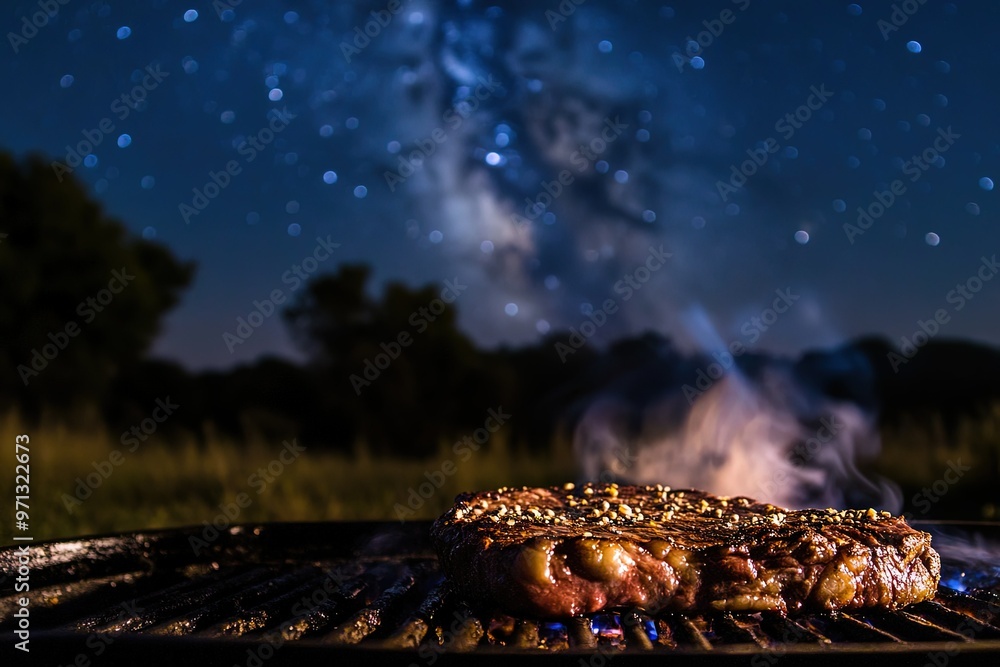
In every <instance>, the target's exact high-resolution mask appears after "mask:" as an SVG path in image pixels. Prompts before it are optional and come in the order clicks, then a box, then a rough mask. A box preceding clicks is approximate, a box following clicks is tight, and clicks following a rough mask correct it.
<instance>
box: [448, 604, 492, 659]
mask: <svg viewBox="0 0 1000 667" xmlns="http://www.w3.org/2000/svg"><path fill="white" fill-rule="evenodd" d="M455 619H456V623H455V624H453V626H452V627H454V628H455V631H454V633H452V634H451V642H450V643H449V645H448V648H449V649H451V650H452V651H472V650H474V649H475V648H476V647H477V646H478V645H479V642H480V640H482V638H483V636H484V635H485V634H486V631H485V630H484V629H483V623H482V621H480V620H479V618H478V617H477V616H476V615H475V614H473V613H472V610H471V609H470V608H469V606H468V605H467V604H466V603H464V602H457V603H456V604H455ZM459 620H460V621H461V622H458V621H459Z"/></svg>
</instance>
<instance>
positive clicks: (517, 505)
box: [431, 484, 941, 618]
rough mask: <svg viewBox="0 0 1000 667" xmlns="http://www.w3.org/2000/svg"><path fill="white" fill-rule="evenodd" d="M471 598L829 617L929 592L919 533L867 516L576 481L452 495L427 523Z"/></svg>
mask: <svg viewBox="0 0 1000 667" xmlns="http://www.w3.org/2000/svg"><path fill="white" fill-rule="evenodd" d="M431 536H432V538H433V540H434V544H435V547H436V548H437V551H438V555H439V556H440V560H441V565H442V567H443V569H444V571H445V573H446V574H447V575H448V577H449V579H450V580H451V581H452V583H453V585H454V586H455V587H456V588H457V589H458V591H459V592H460V593H461V594H463V595H464V596H466V597H467V598H469V599H471V600H475V601H478V602H481V603H487V604H493V603H495V604H496V605H498V606H500V607H501V608H503V609H505V610H507V611H510V612H512V613H518V614H526V615H532V616H536V617H540V618H551V617H565V616H574V615H577V614H582V613H593V612H597V611H600V610H602V609H607V608H613V607H624V606H637V607H642V608H644V609H646V610H647V611H650V612H657V611H661V610H674V611H709V610H728V611H777V612H780V613H796V612H805V611H821V612H825V611H834V610H837V609H852V608H857V607H881V608H883V609H897V608H899V607H902V606H905V605H908V604H912V603H914V602H920V601H921V600H927V599H930V598H932V597H934V593H935V591H936V590H937V584H938V580H939V578H940V571H941V561H940V558H939V557H938V554H937V553H936V552H935V551H934V550H933V549H932V548H931V536H930V535H929V534H927V533H924V532H921V531H918V530H914V529H913V528H911V527H910V526H908V525H907V524H906V521H905V520H904V519H903V518H901V517H893V516H891V515H890V514H889V513H888V512H877V511H875V510H873V509H869V510H842V511H837V510H833V509H825V510H796V511H792V510H786V509H782V508H780V507H775V506H774V505H768V504H762V503H759V502H757V501H755V500H751V499H749V498H744V497H734V498H727V497H720V496H713V495H710V494H707V493H704V492H701V491H695V490H691V489H680V490H671V489H670V488H669V487H663V486H660V485H657V486H618V485H616V484H610V485H608V484H585V485H582V486H574V485H573V484H566V485H565V486H563V487H549V488H530V487H522V488H503V489H499V490H497V491H485V492H480V493H464V494H461V495H460V496H458V497H457V498H456V500H455V505H454V507H452V508H451V509H450V510H448V511H447V512H445V514H444V515H442V516H441V517H440V518H438V520H437V521H436V522H435V523H434V525H433V527H432V528H431Z"/></svg>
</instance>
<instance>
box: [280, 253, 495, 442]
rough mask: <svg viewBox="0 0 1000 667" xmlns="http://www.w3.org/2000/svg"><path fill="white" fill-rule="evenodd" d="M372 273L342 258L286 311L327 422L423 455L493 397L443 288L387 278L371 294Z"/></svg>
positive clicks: (470, 424)
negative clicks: (310, 365)
mask: <svg viewBox="0 0 1000 667" xmlns="http://www.w3.org/2000/svg"><path fill="white" fill-rule="evenodd" d="M369 275H370V271H369V269H368V268H367V267H365V266H358V265H345V266H342V267H341V268H340V270H339V271H338V272H337V273H336V274H334V275H327V276H322V277H319V278H317V279H315V280H313V281H312V282H311V283H310V284H309V287H308V289H307V290H305V291H304V292H303V293H302V294H301V295H300V297H299V299H298V300H297V301H296V302H295V303H294V304H292V306H291V307H290V308H289V309H288V310H287V311H286V312H285V318H286V320H287V321H288V322H289V324H290V325H291V327H292V332H293V335H294V337H295V339H296V340H297V341H298V343H299V344H300V345H301V346H302V347H303V349H305V350H306V351H307V352H308V353H309V354H310V355H311V356H313V358H314V359H315V360H316V367H317V372H318V373H320V374H322V376H323V379H324V381H323V386H324V387H325V389H326V398H327V400H328V401H329V404H328V412H327V414H328V415H330V416H331V420H332V423H331V424H330V428H331V430H337V429H345V430H349V431H350V432H351V433H353V434H354V437H356V438H358V439H359V440H363V441H364V442H365V443H366V444H367V445H369V446H371V447H372V448H373V449H374V450H375V451H377V452H383V453H384V452H390V451H392V452H397V453H412V454H415V455H422V454H426V453H429V452H431V451H434V450H435V449H436V448H437V446H438V445H439V443H440V441H441V440H442V439H446V438H449V437H452V436H456V435H458V434H459V433H461V432H463V429H470V428H475V427H478V426H481V423H482V420H483V419H484V418H485V412H486V410H487V409H488V408H489V407H491V406H492V403H494V402H495V401H496V400H497V399H496V397H495V396H494V397H491V396H490V392H489V391H488V389H489V386H490V381H489V379H490V377H489V373H488V371H487V368H486V365H485V363H484V357H483V355H482V354H481V353H480V352H479V351H478V350H476V348H475V346H474V345H473V344H472V342H471V341H470V340H469V339H468V338H467V337H466V336H465V335H464V334H463V333H461V332H460V331H459V330H458V328H457V326H456V311H455V308H454V306H453V305H452V304H451V303H448V302H447V300H448V299H450V297H451V296H452V295H451V294H450V293H448V292H447V291H446V290H447V287H439V286H433V285H427V286H424V287H420V288H410V287H407V286H406V285H403V284H401V283H389V284H388V285H387V286H386V288H385V291H384V293H383V295H382V298H381V300H376V299H373V298H372V297H371V296H369V294H368V293H367V291H366V290H367V283H368V278H369ZM442 296H445V297H447V298H444V299H443V298H442ZM477 422H478V423H477Z"/></svg>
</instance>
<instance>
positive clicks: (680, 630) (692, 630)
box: [667, 614, 712, 651]
mask: <svg viewBox="0 0 1000 667" xmlns="http://www.w3.org/2000/svg"><path fill="white" fill-rule="evenodd" d="M698 620H699V621H700V624H701V625H704V624H705V621H704V619H698ZM667 623H669V624H670V630H671V635H672V636H673V637H674V639H675V640H676V641H677V644H678V645H679V646H684V645H687V646H693V647H695V648H699V649H701V650H703V651H711V650H712V644H711V643H710V642H709V641H708V639H706V638H705V635H704V634H703V633H702V631H701V630H700V629H699V628H698V626H697V625H695V619H693V618H690V617H688V616H680V615H677V614H672V615H671V616H669V617H668V620H667Z"/></svg>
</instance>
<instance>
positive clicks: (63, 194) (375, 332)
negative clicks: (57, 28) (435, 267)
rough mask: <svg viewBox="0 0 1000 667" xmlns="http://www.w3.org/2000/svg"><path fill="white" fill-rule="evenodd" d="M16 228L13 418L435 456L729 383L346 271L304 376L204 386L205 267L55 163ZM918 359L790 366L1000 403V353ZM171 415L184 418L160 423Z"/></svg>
mask: <svg viewBox="0 0 1000 667" xmlns="http://www.w3.org/2000/svg"><path fill="white" fill-rule="evenodd" d="M0 224H2V229H0V234H2V235H0V284H2V285H3V288H4V298H3V299H2V300H0V340H2V344H0V402H2V404H3V405H5V406H8V409H9V410H14V411H16V412H17V414H18V415H19V417H20V418H21V419H23V420H27V421H32V420H35V421H37V420H41V419H58V420H60V421H65V422H73V423H80V424H83V423H86V421H87V420H88V419H90V420H94V419H96V420H99V421H100V422H102V423H103V424H104V425H105V426H106V427H107V428H109V429H110V430H111V431H112V433H122V434H123V437H126V436H127V437H130V438H139V439H142V438H144V437H148V436H149V435H150V434H151V433H152V432H153V431H155V432H156V434H157V437H158V438H167V439H169V438H172V437H180V436H182V435H183V436H184V437H190V436H192V435H193V436H194V437H196V438H207V437H208V436H210V435H217V434H221V435H227V436H230V437H232V438H234V439H242V440H246V439H250V438H255V437H263V438H268V439H275V440H279V441H280V440H283V439H286V438H288V437H293V436H294V437H299V438H300V439H301V440H302V441H303V442H306V443H308V444H309V445H311V446H316V447H331V448H337V449H342V450H350V449H352V448H354V447H357V446H364V447H366V448H367V449H368V450H369V451H370V452H372V453H373V454H375V455H388V454H392V455H411V456H425V455H427V454H430V453H433V452H436V451H438V448H439V447H440V446H442V445H443V444H444V445H447V444H449V443H450V442H453V441H455V440H457V439H459V438H461V437H463V436H466V435H468V434H470V433H471V432H473V431H474V430H475V429H477V428H480V427H481V426H482V424H483V421H484V419H485V416H486V415H487V411H488V410H491V409H493V410H499V409H501V408H502V410H503V412H504V413H506V414H509V415H511V418H510V419H509V421H508V422H507V423H506V424H505V426H504V429H505V435H506V436H507V441H508V442H511V443H514V445H515V446H524V447H531V448H534V449H538V448H544V447H546V446H548V445H549V444H550V443H553V442H554V441H555V440H557V439H560V438H568V437H571V430H572V428H573V425H574V422H575V419H576V418H577V417H578V416H579V414H580V411H581V410H583V409H584V408H585V407H586V405H587V402H588V400H589V399H591V398H592V397H593V396H595V395H596V394H597V393H598V392H613V393H614V394H615V395H616V396H618V397H619V398H621V399H623V400H626V401H630V402H631V403H632V404H633V405H635V406H637V408H641V407H642V406H643V405H644V404H645V403H646V402H648V401H650V400H653V399H655V398H656V397H657V396H658V395H659V394H660V392H662V391H663V390H664V389H666V388H679V387H683V388H684V395H685V396H686V397H688V398H689V399H690V400H694V399H695V398H696V397H697V395H698V392H700V391H703V390H704V389H705V384H706V383H711V381H712V377H711V376H713V375H714V374H715V373H716V372H717V371H716V369H713V367H712V364H713V363H714V362H715V359H713V358H712V357H710V356H704V357H702V356H697V355H695V356H690V355H684V354H681V353H680V352H679V351H678V350H677V349H676V348H675V347H674V346H673V344H672V343H671V341H670V340H669V339H668V338H666V337H664V336H663V335H660V334H657V333H653V332H650V333H646V334H643V335H638V336H634V337H631V338H627V339H623V340H620V341H617V342H615V343H613V344H612V345H610V346H609V347H608V348H606V349H601V350H598V349H595V348H593V347H592V346H590V345H589V344H586V343H585V342H584V341H582V340H581V339H580V338H579V336H575V337H574V336H571V335H570V334H569V333H567V332H562V333H556V334H553V335H550V336H548V337H545V338H543V339H540V340H539V341H538V342H537V343H535V344H533V345H525V346H521V347H516V348H512V347H501V348H499V349H492V350H484V349H481V348H479V347H477V345H476V344H475V343H474V342H473V341H472V340H471V339H470V338H469V337H468V336H466V335H465V334H464V333H463V332H462V331H461V330H460V329H459V328H458V326H457V323H456V322H457V311H456V310H455V305H454V303H453V302H455V299H454V297H455V296H457V295H456V294H455V293H454V292H455V291H456V290H457V289H459V286H457V285H447V284H446V285H426V286H422V287H410V286H407V285H405V284H402V283H389V284H388V285H386V286H385V288H384V290H383V291H382V292H381V294H379V295H378V296H377V297H373V296H372V294H371V290H370V289H369V288H370V285H369V279H370V270H369V268H368V267H366V266H364V265H350V264H347V265H341V266H340V267H338V269H337V270H336V272H334V273H329V274H325V275H317V276H315V277H314V278H313V279H312V280H311V281H310V282H309V284H308V287H307V288H306V289H303V290H302V291H301V292H299V295H298V297H297V299H296V300H295V301H294V302H292V303H291V304H290V305H289V306H288V307H287V308H286V310H285V311H284V312H283V319H284V321H285V324H286V326H289V327H290V329H291V332H292V334H293V336H294V339H295V340H296V341H297V343H298V344H299V345H300V346H301V348H302V349H303V350H304V351H305V352H306V353H307V356H308V358H309V362H308V363H307V364H304V365H298V364H295V363H292V362H290V361H287V360H283V359H279V358H264V359H261V360H259V361H257V362H255V363H252V364H247V365H242V366H239V367H236V368H233V369H231V370H227V371H225V372H204V373H192V372H190V371H188V370H186V369H185V368H183V367H182V366H180V365H178V364H175V363H171V362H167V361H163V360H158V359H153V358H150V356H149V347H150V345H151V343H152V341H153V340H154V338H155V337H156V335H157V334H158V332H159V330H160V324H161V321H162V318H163V316H164V314H165V313H167V312H168V311H169V310H170V309H171V308H172V307H173V306H174V305H176V304H177V303H178V302H179V299H180V297H181V293H182V291H183V290H184V289H185V288H186V287H188V286H189V285H190V283H191V281H192V280H193V278H194V275H195V267H194V266H193V265H190V264H185V263H183V262H180V261H178V260H177V259H176V258H175V257H174V255H173V254H172V253H171V252H170V251H169V250H168V249H167V248H166V247H164V246H162V245H160V244H157V243H154V242H151V241H146V240H143V239H139V238H134V237H133V236H131V235H130V234H128V233H127V232H126V230H125V227H124V226H123V225H122V224H121V223H120V222H119V221H117V220H115V219H113V218H110V217H109V216H108V215H107V214H106V213H105V212H104V211H103V210H102V209H101V207H100V205H99V204H98V203H96V202H95V201H93V200H91V199H90V198H89V197H88V196H87V194H86V192H85V190H84V189H83V188H82V186H80V185H79V184H78V183H77V182H76V181H75V180H74V179H73V178H65V179H64V180H63V181H62V182H59V181H58V180H57V178H56V177H55V175H54V174H53V172H52V170H51V169H50V168H49V166H48V163H47V161H46V160H44V159H42V158H37V157H35V158H29V159H27V160H24V161H23V162H20V163H19V162H17V161H15V160H14V159H13V158H12V157H11V156H9V155H6V154H2V153H0ZM112 303H113V307H111V305H110V304H112ZM569 351H572V353H569ZM902 352H903V351H900V350H894V349H893V347H892V346H891V345H890V344H889V343H888V342H887V341H885V340H883V339H876V338H871V339H864V340H860V341H857V342H855V343H852V344H850V345H846V346H844V347H842V348H841V349H838V350H831V351H825V352H817V353H813V354H806V355H803V356H802V357H801V358H800V359H798V360H797V361H795V362H787V363H791V364H792V368H793V371H794V372H795V373H796V374H797V375H798V377H800V378H801V380H802V383H803V387H808V388H812V389H815V390H816V391H821V392H823V393H825V394H827V395H831V396H841V397H843V398H845V399H850V400H854V401H857V402H859V403H862V404H865V405H869V406H871V407H872V408H873V409H880V410H881V414H882V417H883V419H884V420H885V421H886V423H892V422H893V420H899V419H901V418H903V417H904V416H912V415H916V416H918V417H919V416H920V415H921V414H923V413H928V412H930V411H933V412H936V413H940V414H941V415H943V419H944V423H945V428H948V427H955V426H957V424H958V423H959V422H960V421H961V419H962V418H963V417H968V416H969V415H972V416H975V415H976V414H979V413H986V412H989V411H990V410H991V409H992V405H993V403H994V402H995V401H997V400H1000V355H998V352H997V351H996V350H993V349H990V348H985V347H982V346H975V345H970V344H965V343H960V342H947V341H944V342H942V341H938V340H933V341H930V342H929V343H928V344H927V345H925V346H924V347H922V348H921V349H920V350H917V351H915V353H914V354H912V355H910V356H909V357H907V360H906V361H905V363H901V362H900V361H899V359H898V358H896V359H895V361H893V359H894V357H892V354H893V353H897V354H899V353H902ZM909 352H914V351H912V350H911V351H908V353H909ZM773 362H774V360H771V359H768V358H766V357H764V356H761V355H756V354H753V353H746V354H744V355H742V356H741V357H740V358H739V359H738V360H737V362H736V365H737V366H738V368H739V370H740V371H741V372H743V373H745V374H747V375H748V376H749V377H753V376H754V374H755V373H757V372H759V370H760V369H761V368H763V367H764V366H765V365H767V364H769V363H773ZM782 363H786V362H782ZM168 399H169V403H170V404H172V405H176V406H177V407H176V408H174V409H171V410H170V415H169V417H168V418H163V419H161V418H160V417H163V416H164V409H163V408H162V407H159V406H161V404H162V403H165V402H167V401H168ZM158 407H159V411H158V412H157V409H158ZM638 413H639V411H638V410H637V414H638ZM630 427H632V428H636V429H638V428H640V427H641V424H632V425H630ZM135 429H138V432H137V431H136V430H135Z"/></svg>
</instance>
